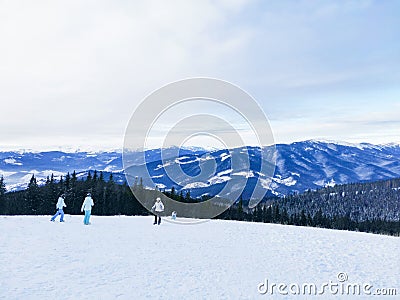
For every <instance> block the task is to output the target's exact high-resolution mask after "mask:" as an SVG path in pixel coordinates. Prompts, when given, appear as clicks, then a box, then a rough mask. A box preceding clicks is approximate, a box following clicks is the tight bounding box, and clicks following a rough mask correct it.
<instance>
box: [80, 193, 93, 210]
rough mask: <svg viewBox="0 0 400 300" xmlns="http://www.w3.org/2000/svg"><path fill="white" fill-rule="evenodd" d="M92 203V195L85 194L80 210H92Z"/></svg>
mask: <svg viewBox="0 0 400 300" xmlns="http://www.w3.org/2000/svg"><path fill="white" fill-rule="evenodd" d="M93 205H94V202H93V199H92V197H89V196H87V197H86V198H85V201H83V204H82V208H81V211H84V210H92V206H93Z"/></svg>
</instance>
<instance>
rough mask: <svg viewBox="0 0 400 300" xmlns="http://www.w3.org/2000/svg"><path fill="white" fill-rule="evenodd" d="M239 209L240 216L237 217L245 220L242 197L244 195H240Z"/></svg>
mask: <svg viewBox="0 0 400 300" xmlns="http://www.w3.org/2000/svg"><path fill="white" fill-rule="evenodd" d="M237 211H238V218H237V219H238V220H239V221H242V220H243V198H242V196H240V199H239V203H238V209H237Z"/></svg>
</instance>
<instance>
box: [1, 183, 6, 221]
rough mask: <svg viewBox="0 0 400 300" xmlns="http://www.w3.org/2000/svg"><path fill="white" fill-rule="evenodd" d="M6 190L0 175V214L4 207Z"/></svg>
mask: <svg viewBox="0 0 400 300" xmlns="http://www.w3.org/2000/svg"><path fill="white" fill-rule="evenodd" d="M6 192H7V189H6V184H5V182H4V177H3V176H1V177H0V214H3V213H4V209H5V194H6Z"/></svg>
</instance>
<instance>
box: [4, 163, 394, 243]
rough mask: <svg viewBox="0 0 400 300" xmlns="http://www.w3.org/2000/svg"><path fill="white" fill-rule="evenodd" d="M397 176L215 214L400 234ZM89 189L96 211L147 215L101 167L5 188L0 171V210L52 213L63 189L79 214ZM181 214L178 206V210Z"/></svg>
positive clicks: (182, 196)
mask: <svg viewBox="0 0 400 300" xmlns="http://www.w3.org/2000/svg"><path fill="white" fill-rule="evenodd" d="M399 187H400V179H392V180H385V181H379V182H372V183H354V184H346V185H337V186H334V187H327V188H323V189H321V190H317V191H307V192H305V193H303V194H294V195H288V196H286V197H284V198H277V197H276V198H269V199H266V200H264V201H262V202H261V203H260V204H258V205H257V206H256V207H255V208H252V209H250V208H248V206H247V205H246V203H247V201H244V200H242V199H240V200H239V201H238V202H237V203H236V204H235V205H233V206H231V207H230V208H229V209H228V210H226V211H225V212H224V213H223V214H221V215H220V216H218V217H217V218H219V219H226V220H241V221H251V222H264V223H277V224H287V225H297V226H313V227H321V228H331V229H341V230H352V231H362V232H370V233H378V234H389V235H397V236H398V235H400V220H399V214H400V207H399V205H400V188H399ZM132 188H134V189H136V190H138V193H135V194H136V195H141V196H140V197H141V199H142V196H143V197H144V198H148V199H149V201H154V199H155V196H156V194H157V195H158V193H160V192H159V191H152V190H146V189H144V188H143V184H142V181H141V179H138V180H136V181H135V183H134V186H133V187H132ZM87 192H91V193H92V195H93V198H94V200H95V206H94V207H93V211H92V212H93V214H95V215H119V214H123V215H148V214H149V212H148V211H147V210H146V209H145V208H144V207H143V206H142V205H141V204H140V203H139V201H137V199H136V198H135V196H134V195H133V193H132V192H131V190H130V188H129V186H128V185H127V184H126V183H125V184H122V185H120V184H117V183H115V182H114V180H113V176H112V174H111V175H110V178H109V180H107V181H106V180H105V179H104V177H103V173H102V172H96V171H94V172H89V173H88V176H87V178H85V179H77V177H76V173H75V172H73V173H72V175H70V174H67V175H66V176H65V177H64V178H61V180H59V181H56V180H55V179H54V177H53V176H51V177H50V178H47V181H46V183H45V184H44V185H42V186H39V185H38V184H37V182H36V178H35V177H34V176H32V178H31V180H30V182H29V184H28V187H27V189H26V190H24V191H17V192H9V193H6V189H5V183H4V180H3V178H2V177H0V214H7V215H50V214H53V213H54V212H55V204H56V202H57V198H58V197H59V195H61V194H62V193H64V194H65V196H66V198H65V202H66V204H67V207H66V208H65V210H64V211H65V213H67V214H80V213H81V212H80V208H81V205H82V202H83V199H84V198H85V195H86V193H87ZM163 193H164V194H165V195H166V196H168V197H170V198H172V199H174V200H176V201H179V202H185V203H192V202H198V201H205V200H207V198H201V199H193V198H192V197H191V196H190V192H187V193H183V192H182V191H180V192H179V193H178V192H176V191H175V189H174V188H172V189H171V190H170V191H164V192H163ZM178 216H179V212H178Z"/></svg>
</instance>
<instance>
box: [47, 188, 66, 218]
mask: <svg viewBox="0 0 400 300" xmlns="http://www.w3.org/2000/svg"><path fill="white" fill-rule="evenodd" d="M64 198H65V195H64V194H62V195H61V196H60V197H58V200H57V204H56V209H57V212H56V214H55V215H54V216H53V217H52V218H51V219H50V221H52V222H54V221H55V219H56V218H57V217H58V215H61V217H60V222H64V207H67V205H66V204H65V202H64Z"/></svg>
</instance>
